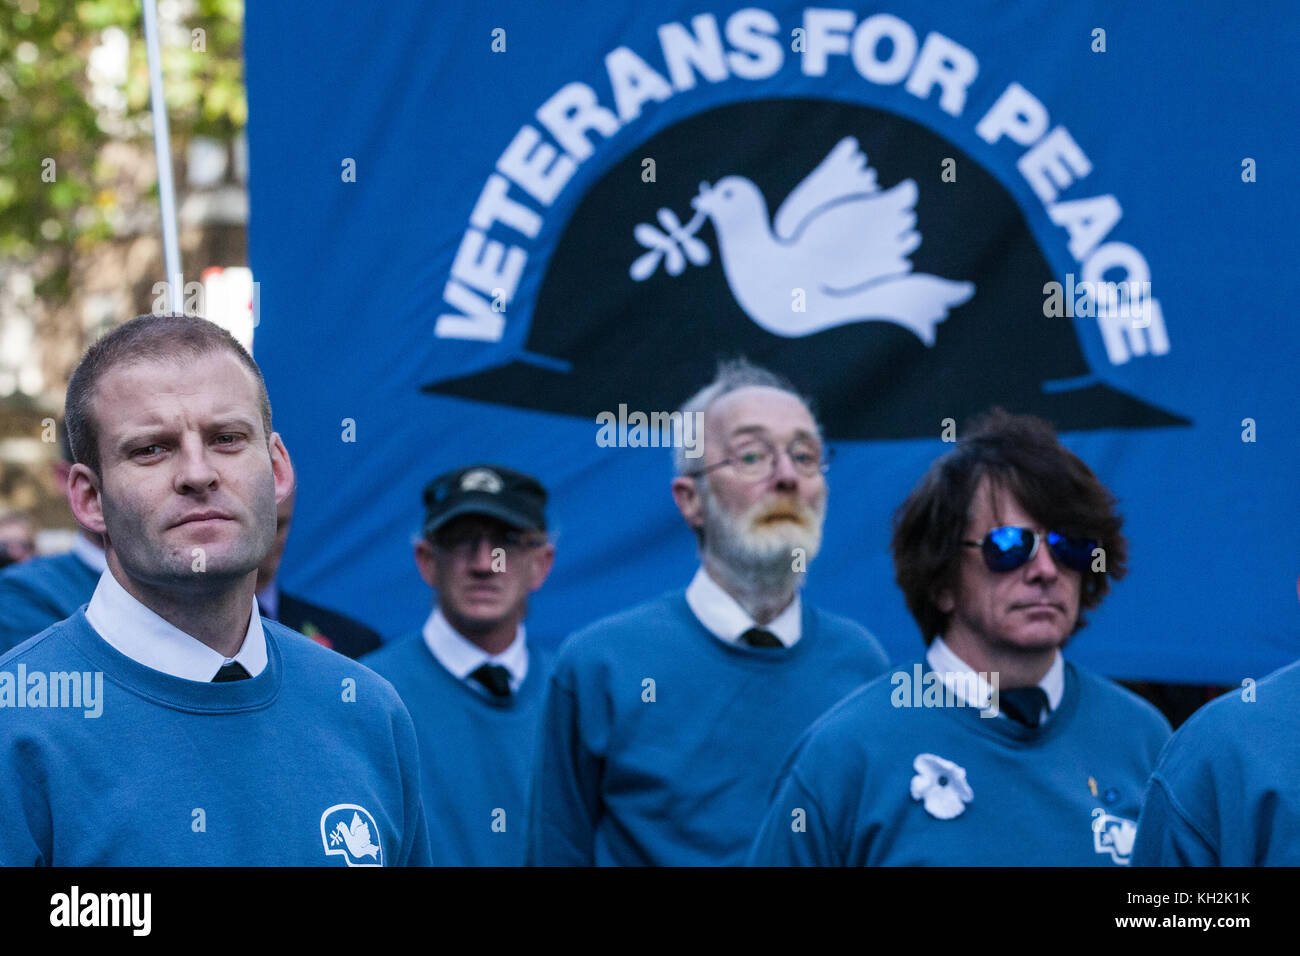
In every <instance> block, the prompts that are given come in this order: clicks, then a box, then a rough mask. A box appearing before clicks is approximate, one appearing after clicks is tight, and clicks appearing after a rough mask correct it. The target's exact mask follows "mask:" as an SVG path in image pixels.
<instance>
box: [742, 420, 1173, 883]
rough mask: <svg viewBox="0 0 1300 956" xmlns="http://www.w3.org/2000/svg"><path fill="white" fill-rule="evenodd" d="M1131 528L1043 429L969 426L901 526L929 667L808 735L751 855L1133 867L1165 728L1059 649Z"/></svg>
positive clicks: (806, 860) (842, 861)
mask: <svg viewBox="0 0 1300 956" xmlns="http://www.w3.org/2000/svg"><path fill="white" fill-rule="evenodd" d="M1120 526H1121V519H1120V517H1119V516H1118V515H1117V514H1116V513H1115V510H1114V499H1113V498H1112V496H1111V495H1110V493H1109V492H1108V491H1107V490H1106V488H1105V487H1104V486H1103V485H1102V484H1101V482H1100V481H1098V479H1097V477H1096V475H1094V474H1093V473H1092V471H1091V470H1090V469H1089V468H1088V466H1087V465H1085V464H1084V463H1083V462H1082V461H1081V460H1080V459H1079V458H1077V457H1076V456H1075V455H1074V454H1073V453H1072V452H1071V451H1069V450H1068V449H1066V448H1065V447H1064V446H1062V445H1061V444H1060V442H1059V441H1058V440H1057V438H1056V436H1055V434H1054V433H1053V431H1052V429H1051V427H1050V426H1049V425H1048V424H1047V423H1046V422H1043V421H1041V420H1039V419H1037V418H1033V417H1031V416H1019V415H1009V414H1007V413H1006V412H1003V411H1001V410H996V411H994V412H993V413H992V414H991V415H989V416H987V417H986V418H984V419H983V420H981V421H977V422H975V423H973V425H972V427H971V430H970V431H968V432H967V433H966V434H965V436H964V437H963V438H962V439H961V441H960V442H959V443H958V445H957V447H956V449H955V450H953V451H951V452H949V453H948V454H946V455H944V456H943V457H942V458H940V459H939V460H937V461H936V462H935V463H934V464H933V465H931V467H930V470H929V471H928V472H927V473H926V474H925V476H924V477H923V478H922V479H921V481H920V483H919V484H918V485H917V486H916V488H915V489H914V490H913V491H912V493H911V495H910V496H909V497H908V498H907V500H906V501H905V502H904V503H903V504H902V506H901V507H900V508H899V510H898V512H897V514H896V515H895V519H894V535H893V542H892V547H893V553H894V567H895V573H896V578H897V581H898V584H899V587H901V588H902V590H903V595H904V597H905V598H906V600H907V606H908V609H909V610H910V611H911V612H912V616H913V617H914V618H915V619H916V622H917V625H918V626H919V627H920V630H921V636H922V638H923V639H924V640H925V642H926V644H927V645H928V650H927V652H926V654H925V657H924V658H923V659H922V660H920V661H917V662H915V663H913V664H908V665H905V666H904V667H903V668H900V669H899V670H897V671H895V672H893V673H891V674H889V675H886V676H884V677H881V678H880V679H878V680H875V681H872V682H871V683H870V684H868V685H867V686H866V687H863V688H862V689H861V690H859V691H858V692H857V693H855V694H853V695H852V696H851V697H849V698H847V699H846V700H844V701H843V702H842V703H840V704H839V705H838V706H836V707H835V708H834V709H833V710H832V711H830V712H829V713H828V714H826V715H825V716H824V717H822V718H821V719H820V720H818V721H817V723H816V724H815V725H814V726H813V727H812V729H810V730H809V731H808V733H807V734H806V735H805V737H804V739H803V740H802V741H801V742H800V746H799V748H798V750H797V751H796V752H795V753H794V754H793V755H792V756H791V759H790V760H789V761H788V762H787V765H786V768H785V771H784V773H783V775H782V780H781V783H780V784H779V786H778V787H777V790H776V793H775V797H774V799H773V802H772V804H771V806H770V807H769V809H768V814H767V818H766V820H765V821H764V823H763V826H762V830H761V832H760V833H759V836H758V839H757V840H756V841H755V845H754V848H753V850H752V851H751V854H750V859H749V862H750V863H752V864H756V865H767V866H772V865H841V866H842V865H857V866H879V865H955V866H1008V865H1032V866H1054V865H1069V866H1088V865H1110V864H1121V865H1124V864H1128V863H1129V862H1130V859H1131V854H1132V850H1133V839H1134V835H1135V832H1136V821H1137V817H1138V810H1139V807H1140V805H1141V800H1142V793H1143V789H1144V787H1145V784H1146V781H1147V777H1148V776H1149V775H1150V773H1151V770H1152V768H1153V767H1154V766H1155V761H1156V757H1157V755H1158V754H1159V752H1160V748H1161V746H1162V745H1163V744H1164V742H1165V741H1166V740H1167V739H1168V737H1169V733H1170V730H1169V724H1168V722H1167V721H1166V720H1165V719H1164V717H1163V716H1161V715H1160V713H1159V712H1157V711H1156V709H1155V708H1153V707H1152V706H1151V705H1149V704H1147V703H1146V702H1145V701H1143V700H1140V699H1139V698H1137V697H1136V696H1135V695H1133V694H1131V693H1129V692H1128V691H1126V690H1124V689H1122V688H1120V687H1119V686H1118V685H1116V684H1114V683H1112V682H1111V681H1109V680H1106V679H1104V678H1102V677H1099V676H1097V675H1095V674H1092V673H1090V672H1088V671H1086V670H1084V669H1083V668H1080V667H1078V666H1076V665H1074V664H1071V663H1068V662H1066V661H1065V660H1064V659H1063V658H1062V656H1061V648H1063V647H1064V646H1065V644H1066V643H1067V642H1068V641H1069V639H1070V637H1071V636H1072V635H1073V634H1074V633H1076V632H1077V631H1078V630H1079V629H1080V628H1081V627H1083V625H1084V619H1083V616H1082V614H1081V613H1080V612H1081V610H1085V609H1092V608H1095V607H1097V605H1098V604H1099V603H1100V602H1101V600H1102V598H1103V597H1104V596H1105V595H1106V593H1107V592H1108V591H1109V589H1110V582H1111V580H1112V579H1118V578H1120V577H1122V576H1123V575H1124V573H1125V561H1126V558H1127V544H1126V542H1125V539H1124V536H1123V535H1122V534H1121V532H1120Z"/></svg>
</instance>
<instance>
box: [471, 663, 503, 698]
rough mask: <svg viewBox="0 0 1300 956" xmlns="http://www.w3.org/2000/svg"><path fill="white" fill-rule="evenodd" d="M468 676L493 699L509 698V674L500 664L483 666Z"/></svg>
mask: <svg viewBox="0 0 1300 956" xmlns="http://www.w3.org/2000/svg"><path fill="white" fill-rule="evenodd" d="M469 676H470V677H472V678H474V679H475V680H476V681H478V682H479V683H480V684H482V685H483V686H484V687H486V688H487V689H488V690H489V691H491V693H492V694H493V696H495V697H509V696H510V672H509V671H508V670H506V669H505V668H504V667H502V666H501V665H500V664H484V665H483V666H482V667H480V668H479V669H478V670H476V671H474V673H472V674H470V675H469Z"/></svg>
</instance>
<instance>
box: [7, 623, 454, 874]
mask: <svg viewBox="0 0 1300 956" xmlns="http://www.w3.org/2000/svg"><path fill="white" fill-rule="evenodd" d="M262 628H263V631H264V632H265V635H266V651H267V665H266V668H265V669H264V670H263V671H262V672H261V673H260V674H258V675H257V676H256V677H254V678H250V679H247V680H242V681H235V682H231V683H221V684H218V683H202V682H198V681H190V680H184V679H182V678H178V677H172V676H171V675H168V674H164V673H162V672H161V671H156V670H153V669H151V668H148V667H145V666H144V665H143V664H139V663H137V662H136V661H134V660H132V659H131V658H129V657H126V656H125V655H123V654H121V653H119V652H118V651H117V650H115V649H114V648H113V647H112V646H111V645H109V644H108V642H106V641H105V640H104V639H103V638H101V637H100V636H99V635H98V634H97V633H96V632H95V630H94V629H93V628H92V627H91V626H90V624H89V623H88V622H87V621H86V615H85V612H84V611H78V612H77V613H76V614H75V615H73V616H72V617H71V618H69V619H68V620H66V621H63V622H62V623H59V624H56V625H54V626H53V627H51V628H49V629H48V630H46V631H44V632H42V633H41V634H39V635H37V636H36V637H34V638H32V639H31V640H28V641H26V642H24V643H23V644H21V645H19V646H18V647H17V648H15V649H14V650H12V651H10V652H9V653H7V654H5V655H4V656H3V657H0V809H3V812H4V823H3V825H0V866H31V865H55V866H170V865H179V866H344V865H346V866H358V865H361V866H367V865H370V866H373V865H377V864H382V865H384V866H403V865H420V864H427V863H428V861H429V842H428V834H427V832H426V830H425V824H424V814H423V811H422V810H421V806H420V782H419V775H420V771H419V751H418V745H417V743H416V738H415V728H414V727H413V726H412V724H411V718H410V716H409V715H408V714H407V713H406V709H405V708H404V707H403V706H402V702H401V701H400V700H399V699H398V697H397V694H396V693H395V692H394V691H393V688H392V687H391V686H389V684H388V683H387V682H386V681H384V680H383V679H381V678H379V677H377V676H376V675H375V674H373V673H371V672H370V671H369V670H367V669H366V668H364V667H362V666H361V665H360V664H357V663H356V662H355V661H351V660H348V659H347V658H346V657H343V656H342V655H340V654H335V653H334V652H333V651H329V650H326V649H325V648H323V647H321V646H320V645H318V644H316V643H315V642H314V641H312V640H310V639H308V638H306V637H303V636H302V635H301V634H296V633H294V632H293V631H290V630H289V629H288V628H285V627H282V626H281V625H279V624H276V623H275V622H273V621H268V620H266V619H263V620H262ZM56 705H57V706H56Z"/></svg>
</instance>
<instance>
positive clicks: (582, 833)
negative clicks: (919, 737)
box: [529, 360, 887, 866]
mask: <svg viewBox="0 0 1300 956" xmlns="http://www.w3.org/2000/svg"><path fill="white" fill-rule="evenodd" d="M681 412H682V414H683V416H685V415H691V416H699V417H697V418H694V419H693V420H694V422H695V423H696V434H700V435H702V436H703V448H702V449H701V451H702V457H700V458H688V457H687V456H686V454H685V449H684V448H676V449H674V451H675V455H674V458H675V464H676V468H677V477H676V478H674V479H673V482H672V485H671V488H672V494H673V500H674V502H675V503H676V505H677V508H678V510H679V512H680V513H681V515H682V518H683V519H684V520H685V522H686V525H687V527H689V528H690V529H691V531H692V532H693V533H694V535H695V538H696V542H697V544H698V549H699V551H698V553H699V558H700V567H699V569H698V570H697V572H696V574H695V577H694V579H693V580H692V581H691V582H690V585H689V586H688V587H686V588H685V590H677V591H673V592H670V593H668V594H665V595H663V596H661V597H659V598H656V599H654V600H652V601H650V602H648V603H646V604H643V605H641V606H640V607H636V608H633V609H631V610H629V611H624V612H622V613H620V614H616V615H614V616H613V617H610V618H606V619H605V620H603V621H599V622H597V623H595V624H592V625H590V626H589V627H587V628H584V629H583V630H581V631H579V632H578V633H576V634H574V635H573V636H572V637H570V638H569V639H568V640H567V641H566V642H565V643H564V645H563V646H562V647H561V649H560V653H559V655H558V659H557V662H556V667H555V673H554V675H553V676H552V678H551V682H550V686H549V687H548V690H547V699H546V708H545V714H544V717H543V730H542V734H541V736H540V738H539V740H540V743H539V753H538V766H537V770H536V771H535V772H534V786H533V800H532V816H531V819H530V823H529V827H530V834H529V862H531V863H533V864H536V865H571V866H584V865H591V864H600V865H677V866H683V865H685V866H690V865H732V864H737V863H741V862H743V860H744V855H745V851H746V850H747V849H748V847H749V844H750V842H751V841H752V840H753V837H754V834H755V832H757V830H758V825H759V823H760V822H761V821H762V817H763V809H764V807H765V805H766V803H767V797H768V795H769V794H770V792H771V786H772V783H773V780H774V779H775V777H776V774H777V772H778V771H779V770H780V767H781V761H782V759H783V758H784V757H785V755H786V753H787V752H788V751H789V749H790V748H791V747H792V746H793V745H794V743H795V741H796V740H797V739H798V738H799V735H800V734H801V733H802V732H803V731H804V729H805V728H806V727H807V726H808V725H809V724H811V723H812V722H813V721H814V720H815V719H816V718H817V717H818V716H820V715H821V714H822V713H823V712H824V711H825V710H826V709H827V708H829V707H830V706H831V705H833V704H834V703H835V702H836V701H837V700H839V699H840V698H841V697H843V696H844V695H846V694H848V693H849V692H850V691H852V690H853V689H854V688H855V687H857V686H858V685H860V684H862V683H863V682H864V681H867V680H869V679H871V678H872V677H874V676H875V675H877V674H879V673H880V672H881V671H883V670H884V669H885V666H886V663H887V661H886V657H885V654H884V651H883V650H881V648H880V645H879V644H878V643H877V642H876V640H875V639H874V638H873V637H871V635H869V634H868V633H867V632H866V631H865V630H863V629H862V627H861V626H859V625H857V624H855V623H853V622H852V621H848V620H846V619H844V618H842V617H838V616H836V615H833V614H828V613H827V612H825V611H823V610H820V609H818V608H816V607H813V606H812V605H811V604H809V603H808V602H806V601H804V600H803V599H802V598H801V596H800V594H799V586H800V584H801V582H802V579H803V568H804V567H806V565H807V564H808V562H810V561H812V560H813V558H814V557H815V556H816V555H817V552H818V549H819V547H820V544H821V532H822V523H823V519H824V516H825V511H826V495H827V487H826V478H825V468H826V455H825V452H824V447H823V443H822V438H821V432H820V429H819V428H818V426H817V423H816V422H815V421H814V419H813V416H812V413H811V412H810V411H809V409H808V405H807V403H806V402H805V401H804V400H803V399H802V398H801V397H800V396H799V395H798V394H797V393H796V392H795V391H794V390H793V388H792V386H791V385H790V384H789V383H788V382H785V381H784V380H782V379H781V378H779V377H777V376H776V375H773V374H772V373H771V372H768V371H765V370H763V369H760V368H757V367H755V366H753V365H750V364H749V363H747V362H745V361H743V360H739V361H736V362H732V363H725V364H724V365H723V366H722V367H721V368H720V369H719V371H718V375H717V377H716V378H715V379H714V381H713V382H712V383H711V384H710V385H708V386H707V387H705V388H704V389H702V390H701V391H700V392H698V393H697V394H696V395H695V396H694V397H693V398H691V399H690V400H689V401H688V402H687V403H686V405H685V406H684V407H683V408H682V410H681ZM683 421H685V418H683ZM700 423H702V426H703V427H700Z"/></svg>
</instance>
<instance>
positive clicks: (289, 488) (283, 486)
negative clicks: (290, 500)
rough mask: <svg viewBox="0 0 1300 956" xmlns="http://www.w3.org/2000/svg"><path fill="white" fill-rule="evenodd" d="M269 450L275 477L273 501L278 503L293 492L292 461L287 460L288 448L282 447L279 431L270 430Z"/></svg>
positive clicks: (272, 472)
mask: <svg viewBox="0 0 1300 956" xmlns="http://www.w3.org/2000/svg"><path fill="white" fill-rule="evenodd" d="M268 445H269V450H270V452H271V474H272V476H274V478H275V503H276V504H277V505H278V504H279V503H280V502H282V501H284V499H285V498H287V497H289V495H290V494H291V493H292V492H293V485H294V481H295V480H296V479H295V478H294V474H293V462H292V461H290V460H289V449H287V448H285V447H284V442H283V441H282V440H281V439H280V433H279V432H271V440H270V442H268Z"/></svg>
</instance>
